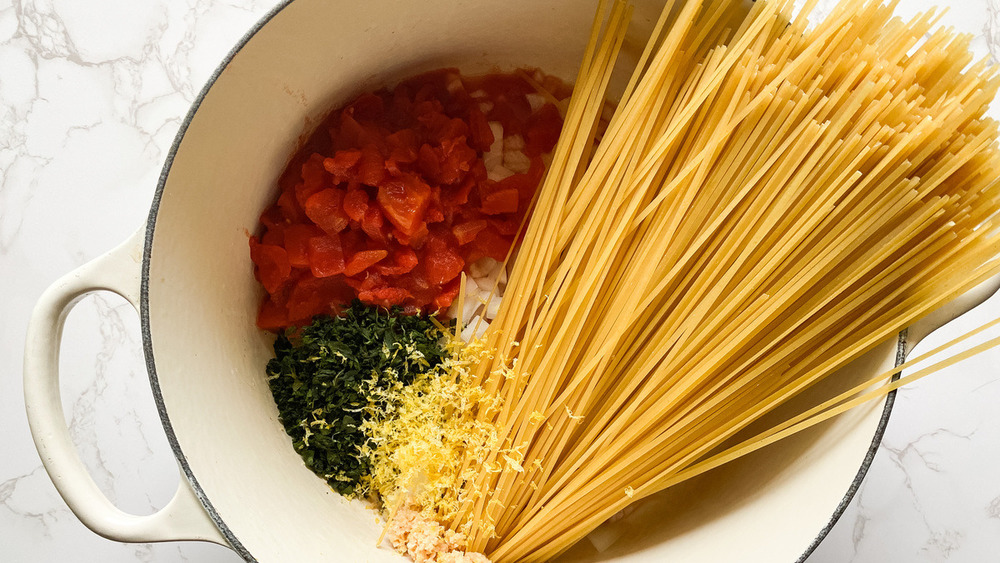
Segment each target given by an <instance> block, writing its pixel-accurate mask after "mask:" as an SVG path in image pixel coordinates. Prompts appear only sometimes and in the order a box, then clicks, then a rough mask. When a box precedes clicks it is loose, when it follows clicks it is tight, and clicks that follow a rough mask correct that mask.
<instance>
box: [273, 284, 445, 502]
mask: <svg viewBox="0 0 1000 563" xmlns="http://www.w3.org/2000/svg"><path fill="white" fill-rule="evenodd" d="M443 336H444V335H443V334H442V332H441V331H440V330H439V329H438V328H437V327H436V326H435V324H434V323H433V321H432V320H431V319H429V318H427V317H422V316H415V315H404V314H402V311H401V310H400V309H398V308H394V309H393V310H386V309H381V308H376V307H370V306H368V305H365V304H363V303H361V302H360V301H358V300H355V301H354V302H353V303H352V304H351V306H350V307H348V308H347V309H345V310H344V311H343V313H342V315H341V316H339V317H325V316H323V317H316V318H314V319H313V322H312V324H310V325H308V326H306V327H304V328H302V329H299V330H296V331H294V332H292V331H284V332H282V333H281V334H279V335H278V339H277V341H275V343H274V354H275V357H274V359H272V360H271V361H269V362H268V364H267V374H268V380H269V383H270V387H271V393H272V394H273V395H274V400H275V403H277V405H278V414H279V418H280V420H281V423H282V424H283V425H284V427H285V431H286V432H287V433H288V435H289V436H291V437H292V442H293V446H294V447H295V450H296V451H297V452H298V453H299V455H301V456H302V459H303V461H305V464H306V466H308V467H309V468H310V469H312V470H313V472H315V473H316V474H317V475H319V476H320V477H322V478H324V479H325V480H326V481H327V483H329V484H330V486H331V487H332V488H333V489H334V490H336V491H337V492H339V493H341V494H343V495H345V496H358V495H367V494H368V493H369V492H370V491H369V490H368V486H367V483H368V480H367V476H368V475H369V474H370V473H371V452H372V451H373V450H374V448H375V445H374V444H373V443H372V442H371V437H370V436H368V435H366V433H365V431H364V429H363V428H364V426H365V425H366V423H367V424H368V425H370V424H372V423H376V422H378V420H380V419H384V418H385V417H387V416H391V415H392V413H393V411H394V410H395V409H396V408H397V407H398V401H399V396H400V394H401V392H402V390H403V388H404V387H405V386H407V385H410V384H411V383H412V382H413V379H414V377H415V376H416V375H419V374H423V373H426V372H428V371H431V370H433V369H434V368H436V367H437V366H438V365H439V364H440V363H441V361H442V359H443V358H444V357H445V356H446V354H447V353H446V352H445V351H444V349H443V347H442V344H441V341H442V337H443Z"/></svg>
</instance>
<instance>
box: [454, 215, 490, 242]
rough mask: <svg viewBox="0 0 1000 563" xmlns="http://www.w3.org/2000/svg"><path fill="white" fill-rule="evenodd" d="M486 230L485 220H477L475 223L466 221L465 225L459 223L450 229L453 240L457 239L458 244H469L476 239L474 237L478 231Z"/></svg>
mask: <svg viewBox="0 0 1000 563" xmlns="http://www.w3.org/2000/svg"><path fill="white" fill-rule="evenodd" d="M485 228H486V220H485V219H479V220H475V221H466V222H465V223H459V224H458V225H455V226H454V227H452V228H451V232H452V233H454V235H455V238H456V239H458V244H460V245H461V244H469V243H470V242H472V241H473V240H475V239H476V235H478V234H479V231H481V230H483V229H485Z"/></svg>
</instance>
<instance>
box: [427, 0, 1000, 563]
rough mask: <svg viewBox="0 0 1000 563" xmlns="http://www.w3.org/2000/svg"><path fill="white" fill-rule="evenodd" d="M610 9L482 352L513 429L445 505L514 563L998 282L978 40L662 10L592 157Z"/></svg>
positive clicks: (615, 35) (861, 6)
mask: <svg viewBox="0 0 1000 563" xmlns="http://www.w3.org/2000/svg"><path fill="white" fill-rule="evenodd" d="M605 4H606V3H602V6H601V7H600V8H599V12H598V18H597V19H596V20H595V26H594V32H593V34H592V37H591V41H590V44H589V45H588V49H587V53H586V55H585V58H584V61H583V64H582V66H581V70H580V74H579V76H578V80H577V85H576V89H575V92H574V96H573V100H572V101H571V104H570V107H569V109H568V111H567V117H566V124H567V129H566V131H567V133H565V134H564V135H563V137H562V138H560V141H559V144H558V146H557V148H556V152H555V154H554V157H553V163H552V166H551V167H550V172H549V174H548V175H547V177H546V179H545V180H544V182H543V185H542V187H541V188H540V191H539V194H538V196H537V202H536V207H535V210H534V212H533V215H532V218H531V220H530V222H529V223H528V225H527V229H526V231H525V234H524V240H523V243H522V245H521V247H520V249H519V251H518V254H517V256H516V258H515V260H514V262H513V271H512V274H511V276H510V280H509V281H508V286H507V289H506V292H505V296H504V300H503V301H502V303H501V307H500V312H499V314H498V316H497V318H496V320H495V322H494V323H493V324H492V325H491V326H490V328H489V330H488V331H487V333H486V336H485V337H484V338H485V343H484V345H485V346H487V348H488V349H490V350H491V353H490V354H489V359H488V360H487V361H484V362H483V364H482V365H480V366H479V368H478V370H477V371H476V374H475V377H476V381H477V383H478V384H480V385H481V386H482V387H483V388H484V390H486V391H487V392H489V393H495V394H497V395H498V396H499V397H501V398H502V400H503V402H502V406H501V407H499V408H498V409H493V410H490V411H488V412H487V411H484V412H481V413H480V414H479V416H480V417H481V418H484V419H489V421H490V422H492V423H494V424H495V425H496V427H497V428H499V429H500V431H499V434H498V435H497V436H494V437H492V438H491V440H490V444H489V448H488V449H489V453H488V454H486V455H485V456H482V455H481V452H482V449H481V448H480V449H477V450H476V451H477V454H476V456H472V455H470V456H468V459H466V460H465V461H464V463H463V466H462V471H461V472H460V473H459V474H458V475H456V476H455V492H454V493H453V500H454V501H455V502H454V503H452V504H449V505H448V506H444V505H442V507H438V508H439V512H438V515H439V517H440V518H441V519H442V520H443V521H445V522H446V523H447V524H448V525H449V526H450V527H451V528H452V529H455V530H461V531H463V532H465V533H466V534H467V536H468V538H469V545H470V548H472V549H475V550H479V551H484V552H485V553H487V554H488V555H490V556H491V557H492V558H493V559H494V560H495V561H499V562H504V561H543V560H548V559H551V558H552V557H554V556H555V555H557V554H559V553H561V552H562V551H564V550H565V549H566V548H568V547H569V546H570V545H572V543H574V542H575V541H577V540H578V539H579V538H581V537H583V536H584V535H585V534H587V533H588V532H590V531H591V530H593V529H594V528H595V527H596V526H598V525H599V524H600V523H601V522H603V521H604V520H606V519H607V518H609V517H610V516H612V515H614V514H615V513H616V512H618V511H620V510H621V509H622V508H624V507H625V506H627V505H628V504H629V503H631V502H635V501H636V500H638V499H640V498H643V497H645V496H648V495H650V494H652V493H654V492H657V491H659V490H662V489H663V488H664V487H666V486H669V485H672V484H675V483H677V482H679V480H682V479H683V478H687V476H689V475H692V474H696V473H697V471H692V469H693V468H695V469H696V468H699V467H703V466H699V465H698V464H699V463H705V461H706V460H713V459H715V458H713V457H712V456H713V453H717V452H718V451H719V449H720V447H722V446H723V445H724V444H726V443H727V441H728V440H731V439H732V438H733V437H734V436H736V435H737V434H738V433H739V432H740V431H741V430H744V429H745V428H747V426H748V425H750V424H751V423H753V422H755V421H757V420H759V419H760V418H761V417H762V416H764V415H766V414H767V413H769V412H771V411H773V410H774V409H775V408H776V407H778V406H779V405H783V404H785V403H787V402H788V401H789V400H790V399H792V398H794V397H796V396H797V395H799V394H800V393H801V392H802V391H803V390H805V389H807V388H809V387H811V386H813V385H815V384H816V383H817V382H819V381H821V380H823V379H824V378H825V377H827V376H828V375H830V374H832V373H834V372H835V371H836V370H837V369H839V368H840V367H843V366H844V365H846V364H847V363H848V362H850V361H851V360H853V359H855V358H857V357H859V356H860V355H862V354H863V353H865V352H866V351H868V350H870V349H872V348H873V347H874V346H876V345H877V344H879V343H881V342H883V341H885V340H886V339H887V338H890V337H891V336H893V335H894V334H895V333H897V332H898V331H899V330H901V329H903V328H905V327H906V326H908V325H909V324H911V323H912V322H913V321H915V320H917V319H919V318H921V317H922V316H925V315H926V314H928V313H929V312H931V311H933V310H934V309H935V308H937V307H939V306H941V305H942V304H944V303H946V302H947V301H949V300H951V299H953V298H954V297H956V296H958V295H959V294H961V293H963V292H965V291H967V290H968V289H970V288H972V287H973V286H975V285H977V284H978V283H981V282H982V281H983V280H985V279H987V278H989V277H990V276H993V275H995V274H997V273H998V272H1000V261H998V260H997V258H996V254H997V249H998V248H1000V247H998V243H1000V232H998V230H997V228H996V227H995V226H994V224H993V223H992V222H991V221H992V220H993V219H994V217H995V215H996V214H997V212H998V210H1000V182H998V181H997V178H1000V149H998V146H997V142H996V139H997V123H996V122H994V121H992V120H990V119H988V118H987V117H985V110H986V108H987V105H988V104H989V102H990V101H991V100H992V99H993V97H994V95H995V94H996V91H997V89H998V86H1000V79H998V77H997V75H996V72H995V71H994V70H993V69H992V68H991V67H989V65H988V64H987V63H986V62H973V60H972V57H971V55H969V43H970V41H971V38H970V37H968V36H963V35H958V34H955V33H954V32H952V31H950V30H947V29H937V28H936V26H935V24H936V16H935V15H934V14H933V13H930V14H926V15H922V16H919V17H917V18H915V19H913V20H912V21H909V22H903V21H901V20H899V19H898V18H894V17H893V16H892V14H893V9H894V6H895V3H890V4H888V5H883V4H882V3H881V2H878V1H874V0H845V1H842V2H841V3H840V4H839V5H838V7H837V8H836V9H835V10H834V11H833V12H832V13H831V14H830V15H829V16H828V17H827V18H825V19H824V20H823V21H821V22H816V23H815V25H811V24H810V22H809V21H808V17H809V13H810V8H811V5H812V4H815V2H811V3H810V5H807V6H806V8H805V9H803V10H801V11H799V12H798V13H797V14H796V15H794V17H793V15H792V2H791V1H785V0H770V1H757V2H755V3H754V4H753V5H752V6H748V5H747V4H746V3H745V2H742V1H741V0H704V1H695V0H688V1H683V0H678V1H677V2H668V5H667V6H666V7H665V9H664V10H663V13H662V16H661V18H660V20H659V22H657V25H656V27H655V28H654V30H653V35H652V37H651V38H650V40H649V42H648V44H647V46H646V50H645V52H644V53H643V54H642V56H641V57H640V58H639V62H638V64H637V66H636V70H635V71H634V73H633V75H632V79H631V80H630V81H629V83H628V84H627V86H626V88H625V89H624V93H623V94H622V96H621V98H620V100H619V103H618V106H617V110H616V112H615V114H614V116H613V118H612V119H611V121H610V124H609V125H608V128H607V130H606V131H605V132H604V133H603V135H601V138H600V141H599V142H595V132H596V125H597V122H598V119H599V116H600V111H601V108H602V106H603V103H604V99H605V96H606V95H607V88H608V84H609V80H610V75H611V71H612V67H613V64H614V61H615V59H616V56H617V55H616V54H617V51H618V50H619V48H620V46H621V44H622V40H623V37H624V35H625V32H626V30H627V24H628V14H629V9H628V7H627V6H626V5H625V4H624V2H620V1H618V2H614V3H613V5H611V6H606V5H605ZM605 14H607V18H606V20H607V21H606V22H604V19H605V18H604V15H605ZM797 422H798V421H797ZM785 429H786V428H781V429H780V430H785ZM770 437H771V435H765V436H763V437H761V440H765V439H768V438H770Z"/></svg>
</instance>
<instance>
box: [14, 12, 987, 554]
mask: <svg viewBox="0 0 1000 563" xmlns="http://www.w3.org/2000/svg"><path fill="white" fill-rule="evenodd" d="M942 2H944V0H938V2H937V3H939V4H940V3H942ZM831 3H832V2H830V1H828V2H825V4H827V5H829V4H831ZM934 3H935V2H933V1H932V0H902V4H903V5H902V9H903V10H904V11H907V12H911V11H915V10H917V9H923V8H926V7H929V6H931V5H933V4H934ZM275 4H276V1H275V0H257V1H254V0H14V1H11V0H0V274H2V275H0V289H2V291H0V294H2V295H3V296H4V298H3V299H2V300H0V319H2V321H0V374H2V375H0V376H2V377H3V381H4V383H5V391H3V392H0V427H2V428H3V429H4V438H3V448H2V449H3V452H4V455H2V456H0V561H4V562H14V563H20V562H49V561H72V562H98V561H100V562H103V563H126V562H129V563H131V562H136V561H140V562H157V563H178V562H189V563H209V562H211V563H226V562H236V561H240V558H239V556H237V555H236V554H234V553H232V552H230V551H228V550H227V549H225V548H223V547H220V546H216V545H212V544H199V543H169V544H154V545H149V544H122V543H117V542H113V541H109V540H106V539H103V538H101V537H99V536H97V535H95V534H93V533H92V532H90V531H89V530H87V529H86V528H84V526H83V525H82V524H80V522H79V521H78V520H77V519H76V517H75V516H74V515H73V514H72V513H71V512H70V511H69V510H68V509H67V507H66V505H65V504H64V503H63V501H62V499H61V498H60V497H59V495H58V494H57V493H56V491H55V489H54V487H53V486H52V484H51V482H50V481H49V478H48V476H47V474H46V473H45V471H44V469H42V466H41V462H40V461H39V458H38V455H37V453H36V452H35V449H34V446H33V444H32V441H31V438H30V435H29V432H28V426H27V421H26V418H25V414H24V406H23V396H22V384H21V357H22V354H23V349H24V340H25V327H26V325H27V321H28V316H29V314H30V312H31V308H32V306H33V304H34V302H35V301H36V299H37V298H38V296H39V295H40V294H41V292H42V291H43V290H44V289H45V287H46V286H48V285H49V284H50V283H52V282H53V281H54V280H55V279H56V278H58V277H59V276H60V275H62V274H64V273H66V272H68V271H70V270H72V269H73V268H75V267H77V266H79V265H81V264H83V263H85V262H87V261H88V260H91V259H93V258H94V257H96V256H97V255H99V254H101V253H102V252H103V251H105V250H107V249H109V248H111V247H113V246H115V245H116V244H117V243H119V242H121V241H122V240H124V239H125V238H126V237H127V236H128V235H130V234H131V233H132V232H133V231H134V230H135V229H136V228H138V227H139V226H140V225H141V224H142V223H143V221H144V219H145V217H146V214H147V211H148V208H149V204H150V201H151V198H152V194H153V190H154V187H155V185H156V180H157V177H158V175H159V173H160V168H161V166H162V163H163V160H164V158H165V156H166V154H167V151H168V149H169V146H170V144H171V142H172V140H173V137H174V135H175V133H176V131H177V129H178V127H179V125H180V123H181V120H182V119H183V116H184V114H185V113H186V112H187V109H188V106H189V105H190V103H191V102H192V101H193V100H194V98H195V96H196V95H197V93H198V91H199V90H200V89H201V87H202V85H203V83H204V82H205V80H206V79H207V78H208V76H209V75H210V74H211V72H212V71H213V70H214V68H215V67H216V65H217V64H218V62H219V61H220V60H221V59H222V57H223V56H224V55H225V54H226V52H227V51H228V50H229V49H230V48H231V47H232V45H233V44H234V43H235V42H236V41H237V40H238V39H239V38H240V36H241V35H242V34H243V33H244V31H245V30H246V29H248V28H249V27H250V26H251V25H252V24H253V23H254V22H255V21H256V20H257V19H258V18H260V17H261V16H262V15H264V14H265V13H266V12H267V11H268V10H270V9H271V8H272V7H273V6H274V5H275ZM950 4H951V5H952V11H951V12H950V13H949V14H948V16H947V17H946V20H945V21H946V23H948V24H950V25H955V26H956V27H958V28H960V29H963V30H967V31H970V32H972V33H974V34H976V36H977V38H976V40H975V48H976V50H977V54H979V55H987V54H992V55H994V56H996V54H997V53H998V49H1000V0H951V1H950ZM997 314H1000V297H994V298H992V299H990V300H989V301H987V302H986V303H985V304H984V305H983V306H980V307H979V308H977V309H976V310H974V311H973V312H972V313H970V314H968V315H966V316H965V317H962V318H960V319H959V320H958V321H956V322H953V323H952V324H950V325H948V326H947V327H946V328H944V329H942V330H940V331H939V332H938V333H935V334H934V335H932V337H930V338H929V339H928V340H927V341H925V343H923V344H921V346H920V348H924V349H928V348H929V347H930V346H931V345H932V344H934V343H935V342H944V341H946V340H948V339H949V338H950V337H953V336H956V335H958V334H961V333H963V332H965V331H967V330H970V329H971V328H974V327H976V326H979V325H980V324H982V323H984V322H986V321H989V320H992V319H993V318H995V316H996V315H997ZM63 344H64V345H63V348H62V357H61V362H60V365H61V370H62V393H63V406H64V409H65V414H66V419H67V421H68V423H69V427H70V430H71V434H72V436H73V439H74V441H75V443H76V445H77V448H78V450H79V452H80V455H81V457H82V459H83V460H84V462H85V464H86V465H87V467H88V468H89V469H90V471H91V473H92V475H93V476H94V478H95V480H96V482H97V484H98V485H99V487H100V488H101V490H102V491H103V492H104V493H105V494H106V495H107V496H108V497H109V498H110V499H111V500H112V501H114V502H115V503H116V504H117V505H118V506H119V507H120V508H122V509H123V510H126V511H129V512H132V513H135V514H149V513H151V512H153V511H155V510H156V509H157V508H158V507H161V506H163V505H164V504H165V503H166V502H167V501H168V500H169V498H170V495H171V494H172V493H173V491H174V489H175V487H176V483H177V479H178V473H177V470H176V465H175V463H174V462H173V458H172V454H171V453H170V448H169V446H168V444H167V441H166V438H165V436H164V433H163V430H162V428H161V427H160V424H159V419H158V417H157V414H156V409H155V406H154V402H153V398H152V394H151V392H150V388H149V384H148V381H147V378H146V372H145V368H144V363H143V359H142V350H141V342H140V336H139V320H138V317H137V315H136V314H135V312H134V311H133V310H132V308H131V306H130V305H128V304H127V303H126V302H125V301H124V300H123V299H121V298H119V297H117V296H115V295H111V294H96V295H93V296H90V297H88V298H86V299H85V300H84V301H83V302H82V303H81V304H80V305H78V306H77V307H76V308H75V309H74V310H73V311H72V313H71V314H70V315H69V318H68V320H67V324H66V331H65V334H64V338H63ZM918 351H919V349H918ZM998 405H1000V350H994V351H992V352H990V353H987V354H984V355H982V356H979V357H977V358H975V359H973V360H970V361H968V362H965V363H963V364H959V365H958V366H956V367H954V368H951V369H948V370H946V371H943V372H940V373H938V374H935V375H934V376H933V377H931V378H929V379H926V380H924V381H921V382H919V383H917V384H914V385H913V386H912V387H908V388H905V389H903V390H902V391H901V392H900V393H899V396H898V398H897V401H896V407H895V410H894V412H893V415H892V419H891V421H890V423H889V427H888V431H887V433H886V436H885V439H884V441H883V443H882V445H881V448H880V450H879V452H878V454H877V456H876V458H875V462H874V464H873V466H872V467H871V470H870V472H869V474H868V476H867V478H866V480H865V482H864V485H863V486H862V487H861V489H860V491H859V492H858V494H857V496H856V497H855V498H854V500H853V502H852V503H851V505H850V508H849V509H848V510H847V512H846V513H845V514H844V516H843V517H842V518H841V519H840V521H839V522H838V524H837V525H836V527H835V528H834V529H833V532H832V533H831V534H830V535H829V537H828V538H827V539H826V540H825V541H824V542H823V543H822V544H821V545H820V547H819V548H818V549H817V550H816V552H815V553H814V554H813V555H812V556H811V557H809V559H808V560H807V561H808V563H845V562H854V563H876V562H878V563H884V562H897V561H900V562H913V563H932V562H935V563H936V562H941V561H949V562H960V563H963V562H964V563H983V562H990V561H1000V479H998V478H997V475H998V474H1000V408H998ZM789 509H792V510H793V509H794V507H789Z"/></svg>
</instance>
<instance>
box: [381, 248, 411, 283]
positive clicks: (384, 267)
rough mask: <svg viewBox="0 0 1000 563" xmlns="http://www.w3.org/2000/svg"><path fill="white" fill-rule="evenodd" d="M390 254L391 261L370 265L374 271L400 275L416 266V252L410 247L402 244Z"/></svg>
mask: <svg viewBox="0 0 1000 563" xmlns="http://www.w3.org/2000/svg"><path fill="white" fill-rule="evenodd" d="M391 254H392V261H391V262H390V263H386V262H385V261H383V262H380V263H378V264H376V265H375V266H372V267H373V268H374V269H375V271H376V272H378V273H379V274H382V275H383V276H401V275H403V274H406V273H408V272H409V271H410V270H412V269H413V268H414V267H416V265H417V262H418V259H417V253H416V252H414V251H413V249H412V248H409V247H406V246H402V247H400V248H399V249H398V250H396V251H395V252H393V253H391Z"/></svg>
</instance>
